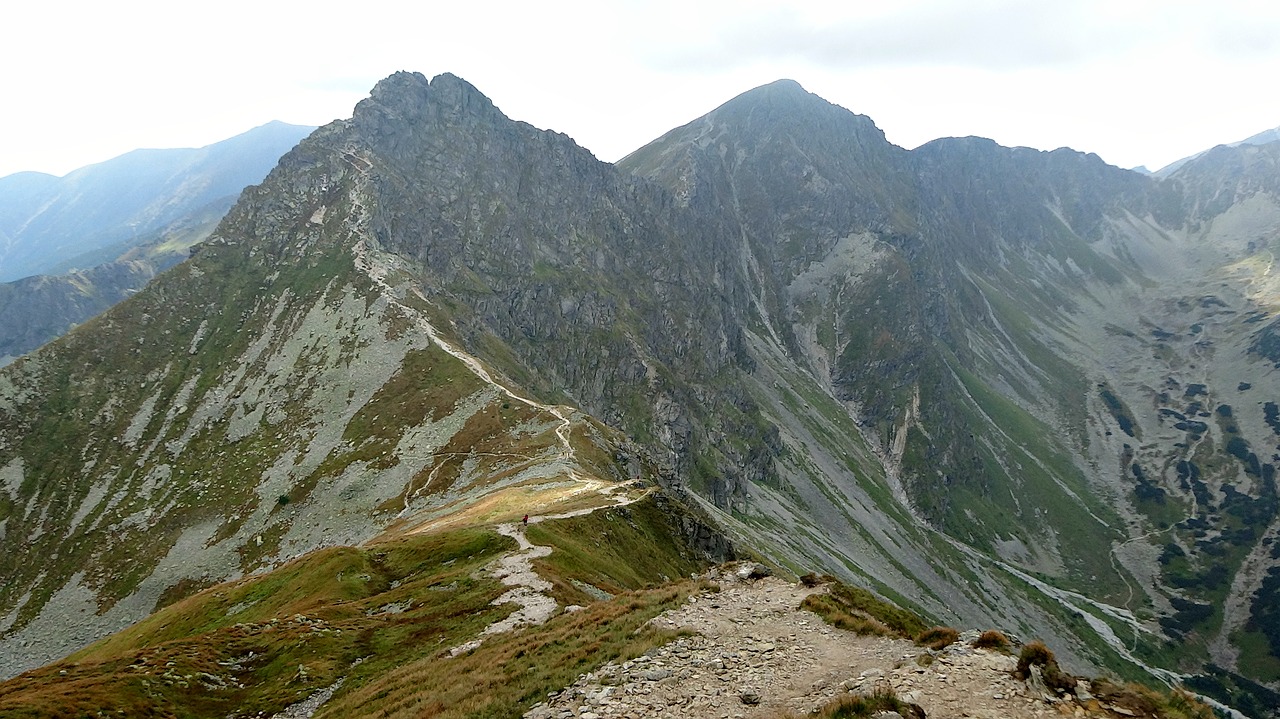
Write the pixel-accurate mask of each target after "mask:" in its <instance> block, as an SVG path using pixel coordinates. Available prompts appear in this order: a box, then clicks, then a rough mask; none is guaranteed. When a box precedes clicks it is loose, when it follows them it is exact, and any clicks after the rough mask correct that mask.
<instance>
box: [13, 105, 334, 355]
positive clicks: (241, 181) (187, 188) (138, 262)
mask: <svg viewBox="0 0 1280 719" xmlns="http://www.w3.org/2000/svg"><path fill="white" fill-rule="evenodd" d="M313 129H314V128H311V127H303V126H298V125H287V124H284V123H280V122H273V123H269V124H267V125H263V126H261V127H257V128H254V129H253V130H250V131H248V132H246V133H243V134H241V135H237V136H236V137H233V138H231V139H228V140H224V141H222V142H219V143H216V144H213V145H209V146H208V147H203V148H199V149H176V150H137V151H134V152H130V153H128V154H125V155H122V156H120V157H117V158H115V159H113V160H108V161H106V162H103V163H100V164H97V165H91V166H89V167H84V168H81V169H79V170H76V171H75V172H72V173H70V174H68V175H67V176H65V177H61V178H58V177H53V176H50V175H43V174H39V173H20V174H16V175H10V176H8V177H4V178H0V278H3V279H4V280H6V281H5V282H4V283H0V365H3V364H5V363H7V362H9V361H11V360H12V359H13V358H15V357H17V356H19V355H22V354H24V353H26V352H29V351H31V350H33V349H35V348H36V347H39V346H40V345H42V344H44V343H45V342H48V341H49V340H51V339H53V338H54V337H57V336H59V335H61V334H62V333H63V332H66V331H67V329H68V328H70V327H72V326H74V325H76V324H78V323H80V322H83V321H85V320H87V319H88V318H90V317H92V316H94V315H96V314H98V313H99V312H102V311H103V310H105V309H107V308H108V307H111V306H112V305H113V304H115V303H116V302H119V301H120V300H122V299H124V298H125V297H128V296H129V295H130V294H132V293H133V292H136V291H138V290H139V289H141V288H142V287H143V286H144V285H145V284H146V283H147V282H148V281H150V279H151V278H152V277H154V276H155V275H156V274H157V273H158V272H160V271H163V270H164V269H167V268H168V267H171V266H172V265H174V264H176V263H177V262H180V261H181V260H183V259H185V258H186V256H187V250H188V249H189V248H190V247H191V246H192V245H194V244H196V243H198V242H200V241H201V240H203V239H204V238H205V237H207V236H208V235H209V233H210V232H212V231H213V228H214V227H215V226H216V225H217V223H218V220H220V219H221V218H222V215H224V214H225V213H226V211H227V210H228V209H230V207H231V205H232V204H234V202H235V200H236V197H237V196H238V195H239V193H240V191H241V190H242V189H244V187H245V186H247V185H250V184H253V183H256V182H261V181H262V178H264V177H266V174H267V172H268V171H269V170H270V169H271V168H272V167H273V166H274V165H275V163H276V161H277V160H278V159H279V158H280V156H281V155H283V154H284V153H285V152H287V151H288V150H289V149H290V148H292V147H293V146H294V145H296V144H297V143H298V141H299V140H301V139H302V138H303V137H306V135H307V134H309V133H310V132H311V131H312V130H313ZM36 273H39V275H38V276H33V275H36Z"/></svg>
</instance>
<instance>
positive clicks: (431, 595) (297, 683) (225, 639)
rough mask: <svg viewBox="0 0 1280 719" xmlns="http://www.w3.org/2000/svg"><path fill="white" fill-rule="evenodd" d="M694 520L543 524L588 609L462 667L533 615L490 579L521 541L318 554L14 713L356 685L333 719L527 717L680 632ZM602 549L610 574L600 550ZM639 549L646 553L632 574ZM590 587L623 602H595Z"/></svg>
mask: <svg viewBox="0 0 1280 719" xmlns="http://www.w3.org/2000/svg"><path fill="white" fill-rule="evenodd" d="M679 521H680V520H679V515H674V514H669V513H668V512H667V511H666V509H665V503H664V505H663V506H658V500H655V499H653V498H649V499H645V500H642V501H641V502H638V503H636V504H634V505H630V506H628V507H621V508H614V509H606V510H600V511H598V512H596V513H594V514H592V515H588V516H584V517H578V518H573V519H568V520H552V521H546V522H541V523H539V524H537V525H535V527H534V528H532V530H531V532H530V534H531V536H532V538H533V539H534V541H535V542H544V543H546V544H550V545H552V546H555V547H556V548H557V549H556V550H555V552H553V554H552V555H551V557H550V558H549V559H548V560H547V561H545V562H542V563H540V565H539V567H538V569H539V571H540V572H541V573H542V574H543V575H544V576H546V577H547V578H548V579H550V580H551V581H552V582H553V583H554V584H555V586H556V587H557V590H556V592H555V593H556V595H557V596H564V597H569V598H572V600H573V601H575V602H576V603H578V604H587V605H588V606H587V608H586V609H584V610H581V611H578V612H574V613H568V614H561V615H559V616H557V617H555V618H553V619H552V621H551V622H549V623H548V624H547V625H546V626H544V627H534V628H530V629H525V630H521V631H517V632H513V633H508V634H499V635H492V636H489V637H488V638H487V639H486V641H485V642H484V643H483V644H482V645H481V646H480V647H479V648H478V649H474V650H472V651H470V652H468V653H464V654H463V655H461V656H458V657H451V656H450V654H449V651H448V650H449V649H451V648H453V647H458V646H460V645H462V644H464V643H466V642H467V641H469V640H471V639H473V638H475V637H477V636H478V635H479V634H480V632H481V631H482V630H483V629H484V628H485V627H487V626H488V625H490V624H491V623H493V622H495V621H498V620H500V619H502V618H503V617H505V616H506V615H507V614H509V613H510V612H511V611H512V609H513V608H514V606H515V605H513V604H500V605H497V606H495V605H493V604H492V602H493V601H494V600H495V599H497V598H498V597H499V596H500V595H501V594H502V593H503V592H504V591H505V590H506V587H504V586H503V585H502V584H500V583H499V582H498V581H497V580H495V579H493V578H492V576H491V575H490V574H489V573H488V572H487V571H485V567H486V565H488V564H489V563H490V562H491V561H493V560H494V559H495V558H497V557H498V556H500V555H502V554H505V553H507V552H509V551H511V550H513V549H514V548H515V543H514V542H512V541H511V540H510V539H508V538H506V537H502V536H501V535H499V534H497V533H495V532H493V531H492V530H490V529H488V528H484V527H467V528H461V529H450V530H448V531H440V532H434V533H425V534H416V535H410V536H405V537H400V538H393V539H389V540H387V541H382V542H378V543H375V544H371V545H368V546H365V547H359V548H355V547H335V548H329V549H323V550H319V551H316V552H312V553H311V554H308V555H306V556H304V557H302V558H300V559H298V560H296V561H294V562H291V563H289V564H287V565H285V566H283V567H281V568H279V569H277V570H275V571H272V572H270V573H267V574H264V575H261V576H257V577H252V578H247V579H243V580H240V581H237V582H230V583H226V584H221V585H218V586H216V587H212V588H209V589H207V590H204V591H202V592H199V593H197V594H195V595H193V596H190V597H188V598H186V599H183V600H181V601H178V602H176V603H174V604H172V605H170V606H168V607H166V608H164V609H162V610H160V611H159V612H157V613H156V614H154V615H152V616H151V617H149V618H148V619H146V620H144V621H142V622H139V623H138V624H136V625H134V626H132V627H130V628H128V629H126V630H124V631H122V632H120V633H118V634H115V635H113V636H111V637H108V638H106V639H104V640H102V641H100V642H98V643H96V644H94V645H92V646H90V647H88V648H86V649H85V650H83V651H81V652H78V653H77V654H75V655H73V656H71V657H68V658H67V659H65V660H63V661H61V662H58V663H56V664H53V665H50V666H48V667H44V668H42V669H39V670H35V671H32V672H28V673H26V674H23V675H21V676H19V677H17V678H15V679H12V680H10V681H8V682H5V683H3V684H0V716H5V717H9V716H15V717H52V716H75V715H80V714H84V713H92V712H105V713H107V714H114V713H117V712H124V714H125V715H127V716H174V717H198V716H253V715H256V714H257V713H258V712H266V713H268V714H270V713H272V712H276V711H280V710H281V709H283V708H284V707H286V706H288V705H289V704H291V703H294V702H297V701H299V700H301V699H304V698H306V697H308V696H310V695H312V694H314V693H315V692H317V691H319V690H321V689H324V688H325V687H329V686H331V685H333V684H334V683H335V682H337V681H338V680H339V679H342V680H343V684H342V687H341V689H340V690H339V691H338V692H337V694H336V695H335V696H334V698H333V700H332V701H331V703H329V704H326V705H325V710H324V715H325V716H333V717H340V716H349V715H352V714H368V713H376V712H383V711H386V712H389V714H387V715H388V716H400V715H404V716H424V715H426V716H431V715H434V714H435V713H436V712H443V711H445V709H446V708H448V712H447V713H445V714H443V715H446V716H452V715H461V714H459V712H461V713H462V714H469V715H474V713H475V712H480V715H489V714H492V715H503V716H506V715H510V714H512V713H519V712H518V711H516V709H517V708H518V707H523V706H528V705H530V704H531V703H533V702H534V701H537V700H540V699H541V698H542V697H544V696H545V694H546V692H547V691H551V690H552V689H557V688H560V687H562V686H564V685H565V684H567V683H569V682H571V681H572V679H573V678H574V677H575V676H577V675H578V674H580V673H582V672H584V671H589V670H590V669H591V668H593V667H595V666H598V665H600V664H602V663H604V662H607V661H609V660H611V659H615V658H617V657H621V656H633V655H636V654H639V653H642V652H644V651H646V650H647V649H648V648H650V647H653V646H655V645H657V644H661V643H663V642H665V641H668V640H669V639H671V638H672V637H674V636H675V635H674V634H672V633H670V632H663V631H659V630H656V629H653V628H648V627H646V626H645V623H646V622H647V621H648V620H649V619H650V618H652V617H653V616H655V615H656V614H658V613H659V612H661V611H663V610H664V609H666V608H668V607H671V606H674V605H675V604H677V603H679V602H680V601H683V598H684V597H685V596H686V595H687V594H688V592H690V591H693V590H694V589H696V582H691V581H684V582H677V583H674V584H670V583H668V581H667V580H668V579H672V578H678V577H681V576H688V574H689V573H691V572H696V571H698V570H699V569H701V568H704V567H705V566H706V565H707V561H706V560H705V559H702V558H701V554H700V552H699V551H698V550H696V549H695V548H693V547H691V546H689V545H688V544H687V543H686V542H684V541H683V540H682V538H681V537H682V534H681V533H680V529H679V527H680V525H679ZM584 542H585V545H588V546H590V547H591V550H592V551H595V552H599V556H600V557H601V558H602V560H601V561H600V562H598V563H595V562H592V561H591V559H590V557H588V556H586V555H584V554H582V552H583V551H586V550H584V549H582V548H583V546H584ZM597 545H598V546H597ZM632 553H636V554H638V553H644V554H645V555H646V557H645V559H644V561H638V562H634V563H632V562H628V561H625V559H624V558H625V557H628V556H629V555H630V556H634V554H632ZM586 567H590V570H588V569H586ZM574 580H577V581H579V582H582V581H587V582H592V583H595V584H597V585H599V586H601V587H603V588H606V590H607V591H610V592H617V593H618V596H617V597H615V598H614V599H613V600H611V601H607V602H592V600H591V598H590V597H589V596H587V595H585V594H584V593H583V592H582V591H580V590H578V589H576V588H575V587H574V584H573V581H574ZM64 672H65V673H64Z"/></svg>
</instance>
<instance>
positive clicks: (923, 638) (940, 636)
mask: <svg viewBox="0 0 1280 719" xmlns="http://www.w3.org/2000/svg"><path fill="white" fill-rule="evenodd" d="M959 639H960V632H958V631H956V630H955V629H953V628H951V627H930V628H929V629H926V630H924V631H923V632H920V633H919V634H917V635H916V644H919V645H920V646H922V647H929V648H930V649H933V650H934V651H937V650H939V649H946V648H947V647H949V646H951V645H952V644H955V643H956V642H957V641H958V640H959Z"/></svg>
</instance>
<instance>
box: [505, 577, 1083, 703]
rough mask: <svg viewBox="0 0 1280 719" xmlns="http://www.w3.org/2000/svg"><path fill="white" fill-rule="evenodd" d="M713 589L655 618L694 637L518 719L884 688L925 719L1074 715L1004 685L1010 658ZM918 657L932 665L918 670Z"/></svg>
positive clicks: (589, 678)
mask: <svg viewBox="0 0 1280 719" xmlns="http://www.w3.org/2000/svg"><path fill="white" fill-rule="evenodd" d="M717 581H719V583H720V586H721V591H719V592H708V593H704V594H700V595H698V596H696V597H693V598H692V599H690V600H689V602H688V603H687V604H686V605H684V606H682V607H680V608H678V609H675V610H671V611H668V612H666V613H664V614H662V615H661V616H659V617H657V618H655V619H654V623H656V624H657V625H658V626H661V627H663V628H668V629H681V628H683V629H688V630H692V631H694V632H697V636H694V637H688V638H682V639H678V640H676V641H675V642H674V643H672V644H669V645H667V646H664V647H660V648H658V649H655V650H653V651H651V652H649V653H648V654H646V655H644V656H641V657H637V658H636V659H633V660H630V661H626V662H622V663H610V664H607V665H605V666H604V667H603V668H602V669H601V670H599V671H597V672H593V673H591V674H588V675H585V676H583V677H580V678H579V680H578V681H577V682H576V683H575V684H574V685H573V686H571V687H568V688H566V689H564V690H563V691H561V692H558V693H557V694H555V695H553V696H552V697H551V698H550V699H549V700H548V701H547V702H544V703H542V704H539V705H537V706H535V707H534V708H532V709H531V710H529V712H527V713H526V714H525V717H526V719H625V718H632V719H639V718H640V717H657V718H659V719H664V718H665V719H730V718H733V719H752V718H760V719H764V718H765V717H769V718H776V717H782V716H787V715H788V714H794V715H796V716H804V715H806V714H808V713H809V712H811V711H813V710H815V709H817V708H819V707H821V706H823V705H825V704H826V703H828V702H829V701H831V700H832V699H834V698H836V697H837V696H840V695H843V694H846V693H848V692H850V691H857V692H861V693H871V692H873V691H874V690H876V689H877V688H885V687H888V688H892V689H893V690H894V691H895V692H896V693H897V695H898V697H899V698H901V699H904V700H906V701H909V702H912V703H915V704H918V705H920V707H921V708H922V709H924V711H925V714H926V716H928V717H929V718H930V719H948V718H950V717H984V718H988V717H989V718H992V719H994V718H996V717H1011V718H1015V719H1017V718H1022V717H1027V718H1030V717H1045V716H1061V708H1064V707H1065V708H1066V709H1067V712H1066V713H1067V714H1072V713H1074V709H1075V708H1076V707H1075V703H1074V701H1072V702H1070V703H1069V704H1070V705H1068V704H1067V703H1063V702H1056V701H1047V700H1046V699H1045V697H1044V696H1043V695H1042V694H1040V693H1039V692H1037V691H1035V690H1034V689H1030V688H1028V686H1027V685H1026V684H1025V683H1024V682H1021V681H1018V680H1016V679H1014V678H1013V677H1012V676H1011V674H1010V672H1011V670H1012V669H1013V668H1014V665H1015V664H1016V660H1015V659H1014V657H1012V656H1009V655H1005V654H1000V653H997V652H989V651H986V650H978V649H973V648H972V647H970V646H969V645H968V644H966V643H964V642H959V643H956V644H953V645H951V646H950V647H948V648H946V649H944V650H942V651H940V652H929V651H928V650H926V649H923V648H921V647H918V646H916V645H915V644H913V643H911V642H908V641H905V640H900V639H883V638H878V637H863V636H858V635H855V634H852V633H850V632H846V631H843V630H840V629H835V628H833V627H831V626H829V625H827V624H826V623H824V622H823V621H822V620H821V619H820V618H819V617H817V616H816V615H814V614H811V613H810V612H808V611H805V610H801V609H799V606H800V602H801V601H802V600H803V599H804V597H805V596H807V595H808V594H810V593H812V592H815V591H822V590H821V589H808V588H805V587H803V586H799V585H794V584H790V583H788V582H784V581H781V580H778V579H773V578H765V579H761V580H757V581H754V582H744V581H740V580H738V579H737V578H736V576H735V575H732V574H724V573H722V574H721V575H720V576H719V578H718V579H717ZM922 655H927V656H929V657H930V658H931V660H932V663H930V664H929V665H928V666H921V664H919V663H917V658H918V657H921V656H922ZM1082 712H1083V709H1082ZM1080 715H1083V713H1082V714H1080ZM1094 716H1106V714H1102V713H1098V714H1094Z"/></svg>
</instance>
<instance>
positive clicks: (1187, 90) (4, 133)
mask: <svg viewBox="0 0 1280 719" xmlns="http://www.w3.org/2000/svg"><path fill="white" fill-rule="evenodd" d="M8 14H9V17H7V18H6V28H7V29H9V31H10V32H9V33H8V34H9V36H10V37H7V38H6V40H7V42H5V43H3V44H0V63H3V66H4V67H6V68H7V70H6V72H4V73H2V74H0V98H2V100H0V102H3V103H4V107H5V108H6V112H5V113H3V114H0V175H3V174H8V173H10V172H14V171H17V170H21V169H38V170H45V171H53V172H57V173H62V172H66V171H68V170H70V169H73V168H75V167H78V166H81V165H84V164H87V163H89V162H95V161H100V160H104V159H107V158H109V157H112V156H114V155H117V154H120V153H122V152H125V151H127V150H130V149H133V148H135V147H141V146H151V147H157V146H159V147H163V146H191V145H200V144H207V143H209V142H214V141H217V140H219V139H223V138H225V137H229V136H231V135H233V134H236V133H238V132H241V131H243V130H246V129H248V128H250V127H253V126H255V125H258V124H261V123H263V122H266V121H268V120H272V119H280V120H285V121H287V122H296V123H306V124H321V123H324V122H327V121H329V120H331V119H334V118H337V117H345V116H348V115H349V114H350V111H351V108H352V107H353V106H354V104H355V103H356V102H357V101H358V100H359V99H360V98H361V97H363V96H364V95H365V94H367V92H368V90H369V89H370V88H371V87H372V86H373V84H374V83H375V82H376V81H377V80H378V79H380V78H381V77H384V76H386V75H388V74H390V73H391V72H393V71H395V70H401V69H407V70H417V71H420V72H423V73H424V74H426V75H428V76H430V75H434V74H437V73H439V72H444V71H449V72H453V73H455V74H457V75H459V76H461V77H464V78H466V79H467V80H469V81H471V82H472V83H474V84H475V85H476V86H477V87H478V88H480V90H481V91H482V92H485V93H486V94H488V95H489V96H490V97H492V98H493V99H494V101H495V102H496V103H497V104H498V105H499V106H500V107H501V108H502V109H503V110H504V111H506V112H507V113H508V114H509V115H511V116H513V117H515V118H516V119H521V120H525V121H528V122H531V123H532V124H534V125H537V126H539V127H546V128H551V129H555V130H558V131H561V132H565V133H567V134H569V135H571V136H573V137H574V138H575V139H577V140H578V141H579V142H580V143H581V144H583V145H585V146H586V147H588V148H590V149H592V150H593V151H595V152H596V153H597V154H598V155H599V156H600V157H602V158H603V159H608V160H613V159H617V158H618V157H620V156H621V155H623V154H625V153H626V152H627V151H629V150H631V149H634V148H635V147H637V146H639V145H641V144H643V143H644V142H646V141H648V140H649V139H652V138H653V137H656V136H657V135H659V134H661V133H662V132H664V131H666V130H667V129H670V128H671V127H674V126H676V125H679V124H683V123H684V122H687V121H689V120H691V119H693V118H694V117H696V116H698V115H700V114H702V113H704V112H706V111H708V110H710V109H711V108H712V107H714V106H716V105H718V104H719V103H721V102H723V101H725V100H727V99H728V98H729V97H731V96H732V95H734V94H736V93H738V92H741V91H744V90H746V89H749V88H750V87H752V86H755V85H759V84H763V83H766V82H770V81H772V80H775V79H778V78H780V77H791V78H794V79H796V80H799V81H800V82H801V83H802V84H804V85H805V86H806V87H807V88H809V89H810V90H812V91H814V92H817V93H818V94H820V95H823V96H824V97H827V98H828V99H830V100H832V101H833V102H837V103H839V104H841V105H844V106H846V107H849V108H850V109H852V110H854V111H856V112H861V113H864V114H867V115H870V116H871V117H872V118H873V119H874V120H876V122H877V124H879V125H880V126H881V127H882V128H883V129H884V130H885V131H886V133H887V134H888V136H889V137H890V139H892V140H894V141H896V142H898V143H900V144H903V145H906V146H914V145H916V144H920V143H922V142H925V141H927V140H930V139H933V138H935V137H938V136H944V135H962V134H978V135H984V136H988V137H992V138H993V139H995V140H997V141H998V142H1001V143H1003V144H1027V145H1031V146H1034V147H1040V148H1042V149H1052V148H1054V147H1057V146H1060V145H1070V146H1072V147H1075V148H1077V149H1080V150H1084V151H1092V152H1097V153H1099V154H1100V155H1102V156H1103V158H1104V159H1106V160H1108V161H1109V162H1113V163H1116V164H1120V165H1131V164H1138V163H1146V164H1149V165H1152V166H1157V165H1160V164H1163V163H1165V162H1168V161H1171V160H1173V159H1177V158H1178V157H1181V156H1182V155H1185V154H1189V153H1191V152H1195V151H1198V150H1200V149H1203V148H1204V147H1206V146H1209V145H1212V144H1215V143H1218V142H1226V141H1231V140H1236V139H1241V138H1243V137H1245V136H1247V135H1250V134H1253V133H1255V132H1258V131H1260V130H1263V129H1266V128H1268V127H1274V126H1276V125H1280V100H1277V99H1276V97H1275V93H1272V92H1271V91H1270V90H1269V88H1270V86H1271V85H1272V84H1273V82H1272V79H1273V78H1275V77H1276V76H1277V74H1278V73H1280V8H1273V7H1272V6H1271V5H1269V4H1264V3H1258V2H1243V1H1236V0H1222V1H1220V2H1215V3H1213V4H1207V3H1191V2H1152V1H1151V0H1131V1H1128V2H1123V3H1115V2H1103V1H1101V0H1082V1H1080V2H1072V3H1042V2H1025V1H1015V0H974V1H973V2H958V1H952V0H915V1H914V2H897V3H862V2H856V3H820V2H806V3H779V2H762V1H759V0H745V1H743V2H734V3H730V2H725V1H724V0H712V1H709V2H688V1H687V0H682V1H681V2H676V1H675V0H656V1H655V2H638V1H636V0H622V1H620V2H613V3H600V2H567V3H542V4H539V3H529V2H484V3H466V4H463V3H450V4H439V3H435V4H417V5H412V4H405V3H400V2H390V1H389V0H371V1H370V2H365V3H360V4H358V5H357V4H352V3H350V2H342V3H339V2H334V1H332V0H324V1H319V2H306V3H303V2H297V1H289V2H261V0H257V1H255V2H249V1H247V0H225V1H224V2H221V3H217V4H214V5H204V6H200V7H198V8H194V7H192V6H187V5H181V4H176V5H175V4H173V3H167V2H166V3H161V2H153V1H150V0H125V1H123V2H119V3H114V4H105V3H99V2H89V1H88V0H80V1H72V2H62V3H24V4H22V5H19V6H15V7H14V8H11V9H9V11H8Z"/></svg>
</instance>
